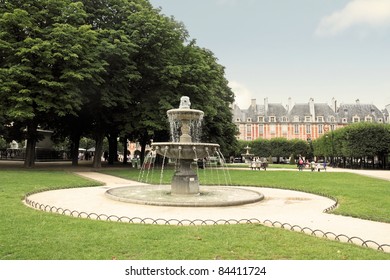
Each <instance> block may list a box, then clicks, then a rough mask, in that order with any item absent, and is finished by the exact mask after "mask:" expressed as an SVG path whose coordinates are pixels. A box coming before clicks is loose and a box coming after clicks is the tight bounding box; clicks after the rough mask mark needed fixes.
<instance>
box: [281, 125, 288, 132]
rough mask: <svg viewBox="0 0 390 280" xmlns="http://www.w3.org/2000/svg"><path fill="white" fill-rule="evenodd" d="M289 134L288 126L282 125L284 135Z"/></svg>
mask: <svg viewBox="0 0 390 280" xmlns="http://www.w3.org/2000/svg"><path fill="white" fill-rule="evenodd" d="M287 133H288V125H287V124H282V134H287Z"/></svg>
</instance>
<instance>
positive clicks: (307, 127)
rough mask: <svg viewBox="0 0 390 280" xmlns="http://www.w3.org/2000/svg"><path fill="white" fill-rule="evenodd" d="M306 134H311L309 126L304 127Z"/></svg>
mask: <svg viewBox="0 0 390 280" xmlns="http://www.w3.org/2000/svg"><path fill="white" fill-rule="evenodd" d="M306 134H311V125H310V124H307V125H306Z"/></svg>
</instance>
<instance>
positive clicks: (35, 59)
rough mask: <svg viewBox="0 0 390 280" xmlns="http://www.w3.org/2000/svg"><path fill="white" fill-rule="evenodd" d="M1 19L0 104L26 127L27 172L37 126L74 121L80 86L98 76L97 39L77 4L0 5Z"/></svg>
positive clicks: (14, 0)
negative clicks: (60, 120) (59, 119)
mask: <svg viewBox="0 0 390 280" xmlns="http://www.w3.org/2000/svg"><path fill="white" fill-rule="evenodd" d="M0 14H1V17H0V30H1V31H2V32H1V33H0V84H1V85H0V101H1V104H3V105H5V106H6V108H7V111H6V114H7V116H8V117H9V118H10V119H12V120H13V121H14V122H17V123H21V124H23V125H25V126H26V139H27V148H26V159H25V166H26V167H31V166H33V165H34V161H35V144H36V141H37V140H38V133H37V129H38V126H42V127H44V126H45V124H46V123H47V120H50V119H53V118H56V117H63V116H66V115H72V114H73V115H77V112H78V111H79V110H80V109H81V105H82V102H81V98H80V95H81V90H80V89H81V85H82V83H84V82H85V81H86V80H93V79H94V77H95V75H96V74H97V73H99V72H101V71H102V70H103V69H102V65H101V64H100V63H99V60H98V59H97V56H96V52H95V51H94V50H95V48H96V46H97V45H98V41H97V39H98V38H97V34H96V32H94V31H93V30H91V26H89V25H87V24H85V17H86V14H85V11H84V10H83V6H82V4H81V3H80V2H74V1H71V0H34V1H33V0H25V1H18V0H10V1H2V3H1V6H0Z"/></svg>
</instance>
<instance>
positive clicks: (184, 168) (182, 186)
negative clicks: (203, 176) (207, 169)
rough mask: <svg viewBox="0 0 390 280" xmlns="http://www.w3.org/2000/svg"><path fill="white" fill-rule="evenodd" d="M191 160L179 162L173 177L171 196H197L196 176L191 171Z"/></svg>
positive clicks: (197, 181) (197, 184) (197, 183)
mask: <svg viewBox="0 0 390 280" xmlns="http://www.w3.org/2000/svg"><path fill="white" fill-rule="evenodd" d="M192 162H193V160H179V169H178V170H177V171H176V173H175V174H174V175H173V178H172V183H171V194H173V195H175V194H177V195H198V194H199V180H198V175H196V173H195V172H194V171H193V170H192V169H191V164H192Z"/></svg>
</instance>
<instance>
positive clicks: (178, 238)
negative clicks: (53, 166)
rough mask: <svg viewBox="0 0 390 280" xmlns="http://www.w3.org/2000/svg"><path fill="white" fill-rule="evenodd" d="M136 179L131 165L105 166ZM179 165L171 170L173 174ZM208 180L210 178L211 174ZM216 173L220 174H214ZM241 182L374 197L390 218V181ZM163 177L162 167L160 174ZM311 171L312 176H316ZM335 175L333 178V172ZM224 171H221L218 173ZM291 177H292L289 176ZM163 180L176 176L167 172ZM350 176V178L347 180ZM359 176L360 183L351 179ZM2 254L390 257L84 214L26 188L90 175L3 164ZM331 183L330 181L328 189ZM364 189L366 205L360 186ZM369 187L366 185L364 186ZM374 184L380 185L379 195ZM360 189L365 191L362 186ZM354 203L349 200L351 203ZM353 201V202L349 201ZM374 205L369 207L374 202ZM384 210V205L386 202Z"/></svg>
mask: <svg viewBox="0 0 390 280" xmlns="http://www.w3.org/2000/svg"><path fill="white" fill-rule="evenodd" d="M104 171H107V172H109V173H115V174H117V175H120V176H126V177H128V178H135V177H138V171H136V170H129V169H125V170H124V169H118V170H107V169H106V170H104ZM170 172H171V171H167V176H168V177H169V174H168V173H170ZM201 173H202V172H201ZM203 175H204V176H205V178H204V179H206V178H210V177H209V174H208V173H207V171H206V172H204V173H203ZM214 175H216V174H215V173H214ZM230 175H231V180H232V181H235V180H239V182H240V184H241V185H250V184H254V185H267V186H284V187H291V188H294V189H296V188H301V189H303V190H305V191H314V192H330V194H331V195H333V196H340V197H339V199H340V201H342V206H341V207H340V209H338V211H341V210H342V209H344V210H342V211H344V212H345V211H346V212H348V211H352V212H353V213H351V215H360V214H359V211H360V210H358V209H359V208H361V204H362V203H363V201H364V200H367V199H366V198H367V196H370V197H373V198H375V201H381V200H384V201H381V202H380V203H381V204H382V207H387V208H386V209H385V210H384V212H383V214H380V211H378V210H371V211H370V215H371V216H375V215H376V214H375V213H377V212H378V213H379V214H378V216H379V217H380V218H378V219H377V220H386V221H388V214H386V213H389V212H390V211H389V209H390V206H389V205H388V202H386V200H385V199H383V197H384V196H386V195H387V197H388V190H387V193H385V194H383V193H382V191H385V192H386V190H384V189H386V186H387V188H388V182H384V181H381V180H375V179H370V178H364V177H360V176H357V175H353V174H331V173H327V174H325V173H324V174H322V173H315V174H314V173H306V174H304V173H298V172H290V173H286V172H268V171H267V172H261V173H259V172H253V173H252V172H250V171H231V172H230ZM153 176H155V177H156V179H157V180H159V173H158V172H156V173H155V175H153ZM310 176H311V177H310ZM326 176H328V177H326ZM216 177H218V176H216ZM289 177H290V179H289ZM163 180H169V179H166V178H165V175H164V178H163ZM345 180H347V181H348V182H346V181H345ZM350 181H353V182H354V183H352V182H350ZM0 182H1V184H0V204H1V207H0V224H1V227H0V259H2V260H8V259H11V260H20V259H27V260H28V259H43V260H47V259H59V260H66V259H76V260H84V259H92V260H98V259H106V260H107V259H112V258H115V259H175V260H182V259H183V260H188V259H194V260H195V259H270V260H275V259H276V260H279V259H290V260H291V259H293V260H300V259H318V260H322V259H332V260H339V259H373V260H375V259H387V260H389V259H390V254H387V253H383V252H379V251H376V250H373V249H367V248H363V247H360V246H356V245H352V244H345V243H340V242H336V241H329V240H323V239H320V238H316V237H312V236H308V235H306V234H302V233H296V232H290V231H287V230H283V229H278V228H269V227H265V226H262V225H255V224H252V225H250V224H243V225H219V226H161V225H138V224H125V223H116V222H105V221H95V220H86V219H77V218H72V217H68V216H63V215H58V214H51V213H46V212H41V211H37V210H34V209H31V208H28V207H26V206H25V205H24V204H23V203H22V199H23V197H24V195H25V194H26V193H29V192H33V191H37V190H42V189H51V188H62V187H76V186H77V187H80V186H84V187H88V186H93V185H95V184H96V182H93V181H88V180H86V179H83V178H81V177H79V176H76V175H74V174H72V173H69V172H66V171H40V170H28V171H26V170H0ZM325 182H329V183H330V184H329V185H330V186H328V187H326V186H325ZM354 186H357V188H359V190H360V191H362V190H363V191H364V195H363V194H362V193H361V195H360V198H361V201H360V202H361V203H358V205H356V203H350V201H355V200H356V199H359V195H354V193H356V190H355V189H351V188H353V187H354ZM364 186H366V187H364ZM370 190H373V192H372V193H371V191H370ZM360 191H359V192H360ZM343 204H346V205H347V206H343ZM348 204H351V205H349V206H348ZM367 207H368V206H367ZM378 208H380V207H378Z"/></svg>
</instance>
